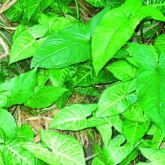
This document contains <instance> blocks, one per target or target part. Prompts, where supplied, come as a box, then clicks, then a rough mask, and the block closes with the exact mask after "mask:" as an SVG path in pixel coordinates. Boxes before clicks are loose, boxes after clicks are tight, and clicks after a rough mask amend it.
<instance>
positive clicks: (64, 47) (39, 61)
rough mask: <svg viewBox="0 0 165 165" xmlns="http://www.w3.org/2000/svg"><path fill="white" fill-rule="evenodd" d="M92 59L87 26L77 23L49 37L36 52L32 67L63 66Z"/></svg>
mask: <svg viewBox="0 0 165 165" xmlns="http://www.w3.org/2000/svg"><path fill="white" fill-rule="evenodd" d="M90 59H91V55H90V40H89V35H88V33H87V29H86V26H85V25H82V24H76V25H75V26H73V27H71V28H68V29H65V30H63V31H61V32H58V33H55V34H53V35H51V36H50V37H48V38H47V39H46V40H45V42H44V43H43V44H42V46H41V47H40V48H39V49H38V50H37V52H36V53H35V54H34V56H33V59H32V63H31V67H42V68H61V67H66V66H69V65H71V64H75V63H80V62H83V61H87V60H90Z"/></svg>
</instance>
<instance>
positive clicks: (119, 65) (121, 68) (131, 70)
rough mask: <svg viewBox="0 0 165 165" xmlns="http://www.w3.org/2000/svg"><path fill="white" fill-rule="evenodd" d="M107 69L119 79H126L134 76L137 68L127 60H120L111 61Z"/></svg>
mask: <svg viewBox="0 0 165 165" xmlns="http://www.w3.org/2000/svg"><path fill="white" fill-rule="evenodd" d="M107 69H108V70H109V71H110V72H111V73H112V74H113V75H114V76H115V77H116V78H117V79H119V80H122V81H127V80H130V79H133V78H135V75H136V73H137V68H136V67H134V66H133V65H131V64H130V63H128V62H127V61H124V60H120V61H117V62H114V63H112V64H111V65H109V66H108V67H107Z"/></svg>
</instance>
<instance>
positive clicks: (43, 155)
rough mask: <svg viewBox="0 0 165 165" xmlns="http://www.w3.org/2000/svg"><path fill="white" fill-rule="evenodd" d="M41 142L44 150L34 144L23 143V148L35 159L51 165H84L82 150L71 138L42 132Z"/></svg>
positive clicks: (55, 133)
mask: <svg viewBox="0 0 165 165" xmlns="http://www.w3.org/2000/svg"><path fill="white" fill-rule="evenodd" d="M41 141H42V143H43V144H44V146H45V147H46V148H44V147H43V146H41V145H40V144H38V145H37V144H34V143H25V144H24V147H25V148H26V149H28V150H29V151H30V152H32V153H33V154H34V155H35V156H36V157H37V158H39V159H41V160H43V161H44V162H46V163H48V164H51V165H54V164H61V165H85V158H84V153H83V149H82V147H81V145H80V144H79V142H78V141H77V140H76V139H74V138H73V137H70V136H68V135H63V134H60V133H57V132H50V131H42V132H41Z"/></svg>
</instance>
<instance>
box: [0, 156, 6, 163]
mask: <svg viewBox="0 0 165 165" xmlns="http://www.w3.org/2000/svg"><path fill="white" fill-rule="evenodd" d="M0 165H5V164H4V162H3V160H2V156H1V154H0Z"/></svg>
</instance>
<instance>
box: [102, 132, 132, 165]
mask: <svg viewBox="0 0 165 165" xmlns="http://www.w3.org/2000/svg"><path fill="white" fill-rule="evenodd" d="M125 140H126V139H125V137H124V136H123V135H118V136H116V137H115V138H114V139H112V140H111V141H110V142H109V144H108V146H104V147H103V149H102V151H103V155H104V157H105V159H106V164H112V165H113V164H119V163H120V162H121V161H123V160H124V159H125V158H126V157H127V156H128V155H129V154H130V153H131V152H132V151H133V149H134V148H133V146H132V145H130V144H128V143H127V144H124V145H122V144H123V143H124V142H125ZM121 145H122V146H121Z"/></svg>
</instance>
